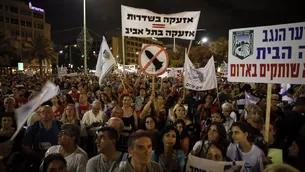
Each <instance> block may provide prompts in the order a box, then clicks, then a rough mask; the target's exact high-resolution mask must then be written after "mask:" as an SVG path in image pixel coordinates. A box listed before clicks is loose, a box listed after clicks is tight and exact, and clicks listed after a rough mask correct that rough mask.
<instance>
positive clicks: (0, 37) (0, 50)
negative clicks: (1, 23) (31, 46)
mask: <svg viewBox="0 0 305 172" xmlns="http://www.w3.org/2000/svg"><path fill="white" fill-rule="evenodd" d="M16 52H17V50H16V48H15V47H14V45H13V44H12V40H10V39H8V38H7V37H6V35H5V34H4V33H0V57H5V56H7V57H9V59H10V61H17V58H18V55H17V53H16Z"/></svg>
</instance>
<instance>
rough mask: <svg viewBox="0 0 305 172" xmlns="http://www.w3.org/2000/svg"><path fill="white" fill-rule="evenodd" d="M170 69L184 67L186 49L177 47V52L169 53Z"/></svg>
mask: <svg viewBox="0 0 305 172" xmlns="http://www.w3.org/2000/svg"><path fill="white" fill-rule="evenodd" d="M168 58H169V65H168V66H169V67H183V65H184V47H182V46H176V52H173V51H168Z"/></svg>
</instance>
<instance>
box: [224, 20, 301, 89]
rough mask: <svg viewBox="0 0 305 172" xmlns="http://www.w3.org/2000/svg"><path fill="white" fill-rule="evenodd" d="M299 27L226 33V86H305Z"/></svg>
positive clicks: (282, 26) (275, 27)
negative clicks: (227, 40) (230, 84)
mask: <svg viewBox="0 0 305 172" xmlns="http://www.w3.org/2000/svg"><path fill="white" fill-rule="evenodd" d="M304 26H305V22H303V23H293V24H284V25H274V26H264V27H253V28H242V29H233V30H230V31H229V53H228V57H229V59H228V61H229V64H228V65H229V66H228V69H229V72H228V81H230V82H255V83H290V84H304V83H305V40H304V37H305V36H304V34H303V32H304Z"/></svg>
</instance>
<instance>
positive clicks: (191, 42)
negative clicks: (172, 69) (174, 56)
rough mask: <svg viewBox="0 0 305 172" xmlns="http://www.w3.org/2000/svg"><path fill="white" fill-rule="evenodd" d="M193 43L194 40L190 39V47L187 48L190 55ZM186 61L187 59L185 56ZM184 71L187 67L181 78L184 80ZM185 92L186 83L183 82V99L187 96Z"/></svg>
mask: <svg viewBox="0 0 305 172" xmlns="http://www.w3.org/2000/svg"><path fill="white" fill-rule="evenodd" d="M192 44H193V40H190V44H189V47H188V49H187V55H189V54H190V51H191V48H192ZM184 61H185V58H184ZM184 71H185V69H184V68H183V70H182V75H181V76H182V77H181V80H182V81H183V82H184ZM185 94H186V89H185V87H184V84H183V99H184V98H185Z"/></svg>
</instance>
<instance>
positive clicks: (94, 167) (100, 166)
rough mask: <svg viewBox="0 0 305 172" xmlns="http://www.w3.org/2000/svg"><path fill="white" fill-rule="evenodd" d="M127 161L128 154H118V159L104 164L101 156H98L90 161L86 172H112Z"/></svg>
mask: <svg viewBox="0 0 305 172" xmlns="http://www.w3.org/2000/svg"><path fill="white" fill-rule="evenodd" d="M127 160H128V153H122V152H119V156H118V159H117V160H116V161H113V162H109V163H106V162H104V160H103V158H102V156H101V155H100V154H99V155H97V156H95V157H93V158H91V159H89V161H88V163H87V167H86V170H87V172H104V171H107V172H112V171H114V170H115V169H117V168H119V167H121V166H122V164H123V162H124V161H127Z"/></svg>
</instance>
